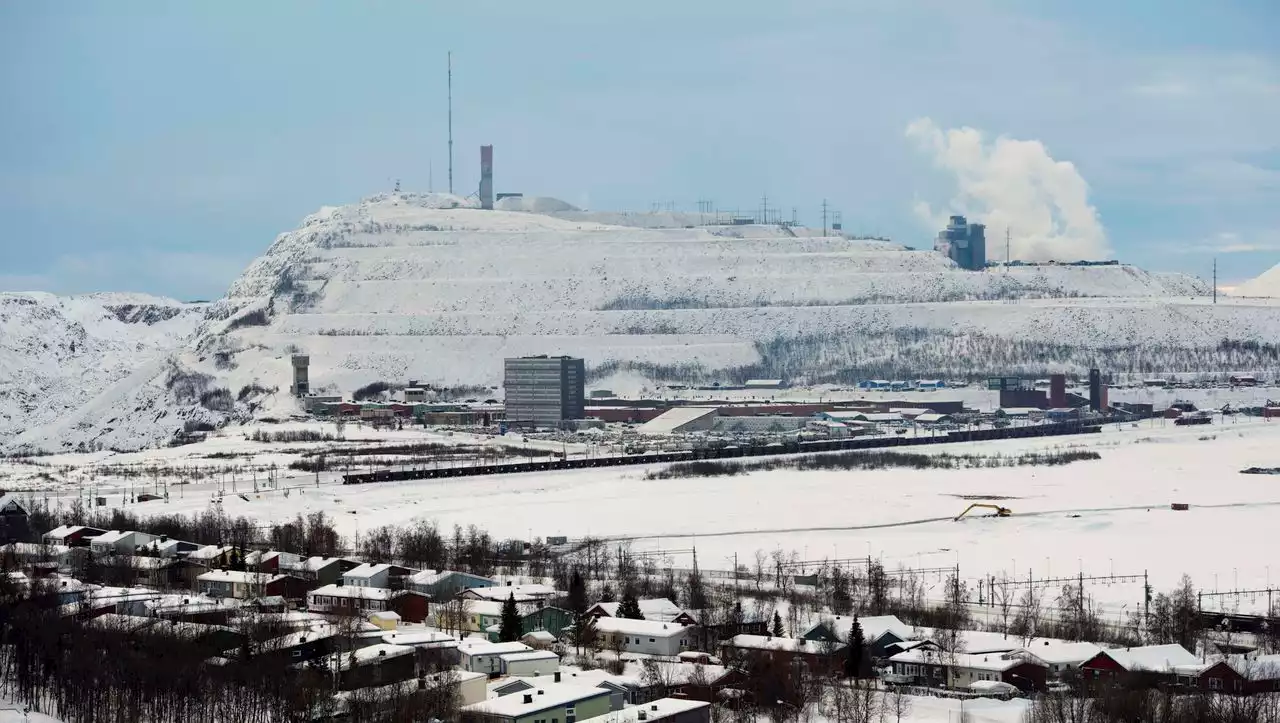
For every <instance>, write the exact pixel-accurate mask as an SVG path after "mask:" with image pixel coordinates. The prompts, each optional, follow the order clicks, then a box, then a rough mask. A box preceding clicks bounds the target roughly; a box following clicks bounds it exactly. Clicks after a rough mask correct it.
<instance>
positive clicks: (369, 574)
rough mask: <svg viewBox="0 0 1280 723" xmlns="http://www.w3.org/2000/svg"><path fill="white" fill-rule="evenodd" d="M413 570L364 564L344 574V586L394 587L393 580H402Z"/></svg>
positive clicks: (380, 564) (381, 564)
mask: <svg viewBox="0 0 1280 723" xmlns="http://www.w3.org/2000/svg"><path fill="white" fill-rule="evenodd" d="M412 572H413V570H410V569H409V568H407V567H400V566H399V565H391V564H388V563H385V562H384V563H378V564H372V563H368V562H366V563H363V564H361V565H357V566H356V567H353V568H351V569H350V570H347V571H346V572H344V573H342V584H343V585H347V586H349V587H383V588H390V587H393V585H392V584H391V583H392V580H393V579H400V580H403V579H404V577H405V576H406V575H408V574H410V573H412Z"/></svg>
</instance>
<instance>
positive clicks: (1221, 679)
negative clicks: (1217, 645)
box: [1173, 660, 1249, 694]
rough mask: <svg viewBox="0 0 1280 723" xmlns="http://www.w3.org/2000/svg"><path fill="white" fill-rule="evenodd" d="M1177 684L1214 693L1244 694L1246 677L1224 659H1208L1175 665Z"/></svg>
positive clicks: (1246, 682)
mask: <svg viewBox="0 0 1280 723" xmlns="http://www.w3.org/2000/svg"><path fill="white" fill-rule="evenodd" d="M1173 673H1174V675H1175V676H1177V677H1176V680H1177V684H1178V685H1180V686H1183V687H1185V688H1197V689H1199V690H1204V691H1211V692H1214V693H1236V694H1244V693H1245V692H1246V690H1245V689H1246V686H1247V684H1248V682H1249V681H1248V679H1247V678H1245V676H1244V675H1242V674H1241V673H1240V672H1239V671H1237V670H1236V669H1235V668H1233V667H1232V666H1231V665H1230V664H1229V663H1227V661H1225V660H1210V661H1206V662H1202V663H1195V664H1193V665H1175V666H1173Z"/></svg>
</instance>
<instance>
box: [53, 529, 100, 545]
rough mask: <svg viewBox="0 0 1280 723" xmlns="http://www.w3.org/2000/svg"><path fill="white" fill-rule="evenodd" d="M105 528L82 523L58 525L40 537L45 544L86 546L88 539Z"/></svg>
mask: <svg viewBox="0 0 1280 723" xmlns="http://www.w3.org/2000/svg"><path fill="white" fill-rule="evenodd" d="M105 533H106V530H99V529H98V528H96V527H85V526H84V525H59V526H58V527H55V528H53V529H52V530H49V531H48V532H46V533H44V535H43V536H42V537H41V538H40V539H41V541H42V542H44V543H45V544H46V545H66V546H67V547H88V546H89V541H90V540H92V539H93V538H95V537H97V536H98V535H102V534H105Z"/></svg>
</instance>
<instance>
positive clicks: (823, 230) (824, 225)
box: [822, 198, 827, 236]
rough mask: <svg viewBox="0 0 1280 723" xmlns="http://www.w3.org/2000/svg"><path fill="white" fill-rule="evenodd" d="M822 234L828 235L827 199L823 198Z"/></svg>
mask: <svg viewBox="0 0 1280 723" xmlns="http://www.w3.org/2000/svg"><path fill="white" fill-rule="evenodd" d="M822 235H823V236H826V235H827V199H825V198H824V199H822Z"/></svg>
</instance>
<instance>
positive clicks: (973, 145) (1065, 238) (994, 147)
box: [906, 118, 1111, 261]
mask: <svg viewBox="0 0 1280 723" xmlns="http://www.w3.org/2000/svg"><path fill="white" fill-rule="evenodd" d="M906 135H907V137H908V138H910V139H912V140H914V141H915V142H916V143H918V144H919V146H920V149H921V150H922V151H924V152H925V153H927V154H929V155H930V156H931V157H932V159H933V161H934V164H935V165H937V166H938V167H939V168H942V169H945V170H946V171H949V172H950V173H951V174H953V175H954V177H955V180H956V187H957V188H956V194H955V195H954V196H953V197H952V198H951V200H950V201H948V202H947V204H946V205H945V206H944V207H937V208H935V207H933V206H931V205H929V204H928V203H927V202H925V201H917V202H916V203H915V208H914V210H915V212H916V214H917V215H918V216H920V217H921V218H923V219H925V220H926V221H927V222H928V223H929V224H930V226H931V228H934V229H939V228H942V226H944V225H945V221H946V216H947V215H949V214H952V213H955V214H962V215H965V216H968V217H970V220H975V219H976V220H978V221H981V222H982V223H985V224H987V237H988V244H987V249H988V250H987V255H988V257H989V258H991V259H993V260H1002V259H1003V258H1004V255H1005V254H1004V244H1003V243H1000V242H997V239H1000V240H1003V239H1001V238H1000V237H1003V236H1004V232H1005V229H1006V228H1007V229H1009V230H1010V233H1011V236H1012V240H1011V243H1010V255H1011V256H1012V257H1013V258H1014V259H1021V260H1024V261H1049V260H1055V259H1056V260H1060V261H1069V260H1077V259H1100V258H1105V257H1107V256H1109V255H1110V254H1111V248H1110V246H1109V245H1108V243H1107V236H1106V232H1105V231H1104V230H1103V228H1102V222H1101V221H1100V220H1099V218H1098V211H1097V209H1095V208H1094V207H1093V206H1092V205H1090V204H1089V199H1088V196H1089V185H1088V184H1087V183H1085V180H1084V178H1083V177H1081V175H1080V173H1079V171H1077V170H1076V167H1075V166H1074V165H1073V164H1072V163H1070V162H1069V161H1056V160H1054V159H1053V158H1052V157H1051V156H1050V155H1049V152H1048V150H1047V149H1045V147H1044V144H1042V143H1041V142H1040V141H1020V140H1015V139H1012V138H1006V137H1004V136H1001V137H999V138H996V139H995V140H994V141H993V142H991V143H988V142H987V141H986V139H985V138H984V137H983V134H982V132H981V131H979V130H976V129H974V128H952V129H948V130H943V129H941V128H939V127H938V126H937V124H935V123H934V122H933V121H932V120H930V119H928V118H921V119H918V120H915V121H912V122H911V123H910V124H909V125H908V126H907V129H906Z"/></svg>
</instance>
